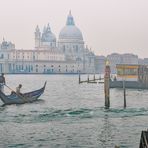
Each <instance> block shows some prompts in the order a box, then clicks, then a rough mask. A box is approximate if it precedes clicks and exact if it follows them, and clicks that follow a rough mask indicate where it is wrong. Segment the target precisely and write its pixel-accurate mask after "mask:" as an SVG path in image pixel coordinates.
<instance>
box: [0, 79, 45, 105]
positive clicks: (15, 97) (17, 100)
mask: <svg viewBox="0 0 148 148" xmlns="http://www.w3.org/2000/svg"><path fill="white" fill-rule="evenodd" d="M45 87H46V82H45V83H44V86H43V87H42V88H40V89H38V90H35V91H31V92H27V93H23V94H16V93H12V94H10V95H5V94H4V93H3V92H2V91H0V99H1V100H2V102H3V103H4V105H11V104H24V103H32V102H34V101H36V100H37V99H38V98H39V97H40V96H41V95H42V94H43V93H44V90H45Z"/></svg>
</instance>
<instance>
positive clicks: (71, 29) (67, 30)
mask: <svg viewBox="0 0 148 148" xmlns="http://www.w3.org/2000/svg"><path fill="white" fill-rule="evenodd" d="M59 39H76V40H83V36H82V33H81V31H80V30H79V28H77V27H76V26H75V23H74V19H73V16H72V15H71V12H70V13H69V15H68V17H67V22H66V26H65V27H64V28H63V29H62V30H61V32H60V34H59Z"/></svg>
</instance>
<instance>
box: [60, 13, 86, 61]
mask: <svg viewBox="0 0 148 148" xmlns="http://www.w3.org/2000/svg"><path fill="white" fill-rule="evenodd" d="M58 48H59V49H60V50H62V51H63V53H64V54H65V56H66V59H67V60H68V59H72V60H83V53H84V41H83V36H82V33H81V31H80V30H79V28H78V27H77V26H76V25H75V22H74V19H73V16H72V15H71V11H70V12H69V15H68V17H67V21H66V25H65V26H64V27H63V28H62V30H61V31H60V34H59V41H58Z"/></svg>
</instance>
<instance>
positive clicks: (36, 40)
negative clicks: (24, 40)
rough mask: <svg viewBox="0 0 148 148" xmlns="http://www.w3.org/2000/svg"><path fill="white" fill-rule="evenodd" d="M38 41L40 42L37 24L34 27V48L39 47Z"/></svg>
mask: <svg viewBox="0 0 148 148" xmlns="http://www.w3.org/2000/svg"><path fill="white" fill-rule="evenodd" d="M40 42H41V32H40V29H39V26H38V25H37V27H36V29H35V48H39V47H40Z"/></svg>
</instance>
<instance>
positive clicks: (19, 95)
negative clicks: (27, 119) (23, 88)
mask: <svg viewBox="0 0 148 148" xmlns="http://www.w3.org/2000/svg"><path fill="white" fill-rule="evenodd" d="M4 85H5V86H6V87H8V88H9V89H10V90H11V91H13V92H14V93H15V94H16V95H17V96H18V97H20V98H22V99H23V100H24V101H27V102H28V100H27V99H26V98H25V97H23V96H22V95H21V94H18V93H16V92H15V91H14V90H13V89H12V88H10V87H9V86H8V85H6V84H4Z"/></svg>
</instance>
